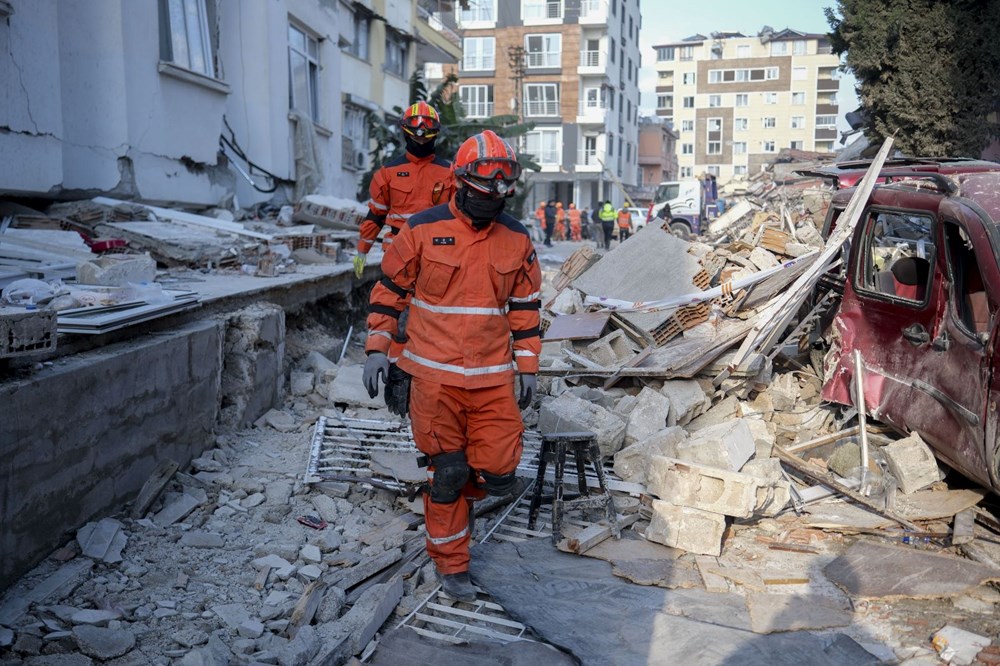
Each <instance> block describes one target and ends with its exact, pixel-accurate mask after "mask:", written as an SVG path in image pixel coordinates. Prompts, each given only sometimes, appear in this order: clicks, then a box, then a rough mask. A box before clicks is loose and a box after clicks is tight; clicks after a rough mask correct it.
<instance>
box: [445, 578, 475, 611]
mask: <svg viewBox="0 0 1000 666" xmlns="http://www.w3.org/2000/svg"><path fill="white" fill-rule="evenodd" d="M438 578H440V579H441V590H442V591H443V592H444V593H445V594H446V595H447V596H449V597H451V598H452V599H454V600H455V601H467V602H470V603H471V602H473V601H475V600H476V588H474V587H473V586H472V581H470V580H469V572H468V571H463V572H462V573H456V574H438Z"/></svg>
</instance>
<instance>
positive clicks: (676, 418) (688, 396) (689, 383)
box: [660, 379, 712, 426]
mask: <svg viewBox="0 0 1000 666" xmlns="http://www.w3.org/2000/svg"><path fill="white" fill-rule="evenodd" d="M660 394H661V395H663V396H664V397H665V398H667V400H669V401H670V414H669V415H668V416H667V425H668V426H674V425H687V424H688V423H690V422H691V421H692V420H693V419H694V418H696V417H698V416H700V415H701V414H702V413H703V412H704V411H705V410H706V409H708V408H709V407H711V406H712V401H711V400H710V399H709V398H708V396H707V395H705V391H704V390H702V388H701V384H699V383H698V382H696V381H694V380H693V379H679V380H672V381H668V382H665V383H664V384H663V387H662V388H661V389H660Z"/></svg>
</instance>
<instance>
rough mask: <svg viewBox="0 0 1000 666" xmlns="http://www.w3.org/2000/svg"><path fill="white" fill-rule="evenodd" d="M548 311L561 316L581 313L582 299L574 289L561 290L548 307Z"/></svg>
mask: <svg viewBox="0 0 1000 666" xmlns="http://www.w3.org/2000/svg"><path fill="white" fill-rule="evenodd" d="M549 310H551V311H552V312H555V313H557V314H562V315H571V314H576V313H577V312H583V311H584V309H583V298H582V297H581V296H580V292H579V291H577V290H576V289H563V290H562V291H561V292H560V293H559V295H558V296H556V298H555V301H553V302H552V305H550V306H549Z"/></svg>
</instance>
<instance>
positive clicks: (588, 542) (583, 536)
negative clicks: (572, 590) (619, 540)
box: [559, 513, 639, 555]
mask: <svg viewBox="0 0 1000 666" xmlns="http://www.w3.org/2000/svg"><path fill="white" fill-rule="evenodd" d="M637 520H639V515H638V514H635V513H633V514H631V515H628V516H621V515H620V516H618V529H619V530H623V529H625V528H626V527H628V526H629V525H631V524H632V523H634V522H635V521H637ZM610 538H611V526H610V525H602V524H601V523H597V524H594V525H591V526H589V527H587V528H585V529H583V530H582V531H580V532H579V533H577V534H576V535H575V536H572V537H569V538H566V539H563V540H562V541H561V542H560V544H559V550H563V547H562V544H563V543H565V545H566V548H567V549H568V552H572V553H576V554H577V555H583V554H584V553H586V552H587V551H588V550H590V549H591V548H593V547H594V546H596V545H597V544H599V543H601V542H602V541H605V540H606V539H610Z"/></svg>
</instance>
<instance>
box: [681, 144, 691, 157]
mask: <svg viewBox="0 0 1000 666" xmlns="http://www.w3.org/2000/svg"><path fill="white" fill-rule="evenodd" d="M681 155H694V144H693V143H682V144H681Z"/></svg>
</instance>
